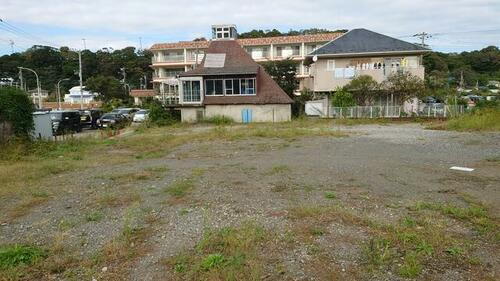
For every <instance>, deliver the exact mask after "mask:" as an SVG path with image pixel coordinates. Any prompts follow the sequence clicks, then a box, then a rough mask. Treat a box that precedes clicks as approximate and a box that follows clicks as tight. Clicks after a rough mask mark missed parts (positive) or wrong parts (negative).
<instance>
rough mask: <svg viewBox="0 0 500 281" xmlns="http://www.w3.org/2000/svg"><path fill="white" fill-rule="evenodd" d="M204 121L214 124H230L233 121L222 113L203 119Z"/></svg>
mask: <svg viewBox="0 0 500 281" xmlns="http://www.w3.org/2000/svg"><path fill="white" fill-rule="evenodd" d="M204 121H205V122H206V123H210V124H215V125H230V124H233V123H234V120H233V118H231V117H228V116H224V115H215V116H212V117H210V118H206V119H205V120H204Z"/></svg>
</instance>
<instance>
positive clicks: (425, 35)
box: [413, 32, 432, 47]
mask: <svg viewBox="0 0 500 281" xmlns="http://www.w3.org/2000/svg"><path fill="white" fill-rule="evenodd" d="M413 37H417V38H420V41H421V42H422V43H420V45H421V46H422V47H426V46H427V45H425V39H428V38H431V37H432V36H431V35H430V34H429V33H427V32H421V33H417V34H415V35H413Z"/></svg>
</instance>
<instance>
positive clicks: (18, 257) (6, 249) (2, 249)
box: [0, 245, 46, 275]
mask: <svg viewBox="0 0 500 281" xmlns="http://www.w3.org/2000/svg"><path fill="white" fill-rule="evenodd" d="M45 256H46V254H45V251H44V250H42V249H40V248H38V247H34V246H27V245H10V246H0V270H2V269H8V268H12V267H16V266H20V265H31V264H33V263H35V262H37V261H38V260H40V259H42V258H44V257H45ZM0 275H1V271H0Z"/></svg>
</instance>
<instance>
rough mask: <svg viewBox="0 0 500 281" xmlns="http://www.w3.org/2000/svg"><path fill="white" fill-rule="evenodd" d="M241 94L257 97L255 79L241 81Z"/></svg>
mask: <svg viewBox="0 0 500 281" xmlns="http://www.w3.org/2000/svg"><path fill="white" fill-rule="evenodd" d="M241 94H242V95H255V78H250V79H241Z"/></svg>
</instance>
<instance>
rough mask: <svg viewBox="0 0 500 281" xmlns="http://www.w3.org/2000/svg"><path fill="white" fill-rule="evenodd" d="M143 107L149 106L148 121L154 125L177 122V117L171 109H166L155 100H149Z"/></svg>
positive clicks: (166, 124)
mask: <svg viewBox="0 0 500 281" xmlns="http://www.w3.org/2000/svg"><path fill="white" fill-rule="evenodd" d="M145 107H147V108H149V119H148V123H149V124H153V125H156V126H168V125H172V124H174V123H175V122H177V118H176V117H175V116H174V114H173V112H172V111H169V110H167V109H166V108H164V107H163V105H162V104H161V103H160V102H159V101H157V100H153V101H150V102H149V103H148V104H146V105H145Z"/></svg>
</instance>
